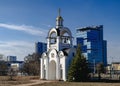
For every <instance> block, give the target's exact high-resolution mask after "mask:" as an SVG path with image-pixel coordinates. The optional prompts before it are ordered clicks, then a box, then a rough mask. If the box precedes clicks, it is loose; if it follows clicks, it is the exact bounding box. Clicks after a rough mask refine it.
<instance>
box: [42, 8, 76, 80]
mask: <svg viewBox="0 0 120 86" xmlns="http://www.w3.org/2000/svg"><path fill="white" fill-rule="evenodd" d="M72 40H73V37H72V33H71V31H70V30H69V28H67V27H64V26H63V18H62V16H61V14H60V9H59V12H58V17H57V18H56V27H55V28H52V29H50V30H49V32H48V36H47V51H46V52H44V53H43V54H42V56H41V59H40V61H41V75H40V77H41V79H46V80H64V81H66V79H67V72H68V68H69V65H70V63H71V61H72V59H73V57H74V55H75V51H76V50H75V48H73V45H72Z"/></svg>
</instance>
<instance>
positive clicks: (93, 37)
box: [76, 25, 107, 67]
mask: <svg viewBox="0 0 120 86" xmlns="http://www.w3.org/2000/svg"><path fill="white" fill-rule="evenodd" d="M76 41H77V44H80V45H81V49H82V52H83V54H84V55H85V57H86V58H87V60H88V62H89V63H90V64H91V66H92V67H93V65H94V64H97V63H99V62H103V63H104V65H105V66H106V65H107V46H106V45H107V42H106V41H105V40H103V26H102V25H100V26H95V27H85V28H80V29H77V35H76Z"/></svg>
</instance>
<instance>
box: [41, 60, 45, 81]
mask: <svg viewBox="0 0 120 86" xmlns="http://www.w3.org/2000/svg"><path fill="white" fill-rule="evenodd" d="M40 61H41V68H40V69H41V70H40V71H41V76H40V77H41V79H44V69H43V58H41V59H40Z"/></svg>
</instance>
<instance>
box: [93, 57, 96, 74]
mask: <svg viewBox="0 0 120 86" xmlns="http://www.w3.org/2000/svg"><path fill="white" fill-rule="evenodd" d="M93 62H94V74H95V71H96V68H95V58H94V59H93Z"/></svg>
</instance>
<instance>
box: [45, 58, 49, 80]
mask: <svg viewBox="0 0 120 86" xmlns="http://www.w3.org/2000/svg"><path fill="white" fill-rule="evenodd" d="M48 64H49V58H48V57H47V58H46V73H45V74H46V79H47V80H48V79H49V75H48V74H49V65H48Z"/></svg>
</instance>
